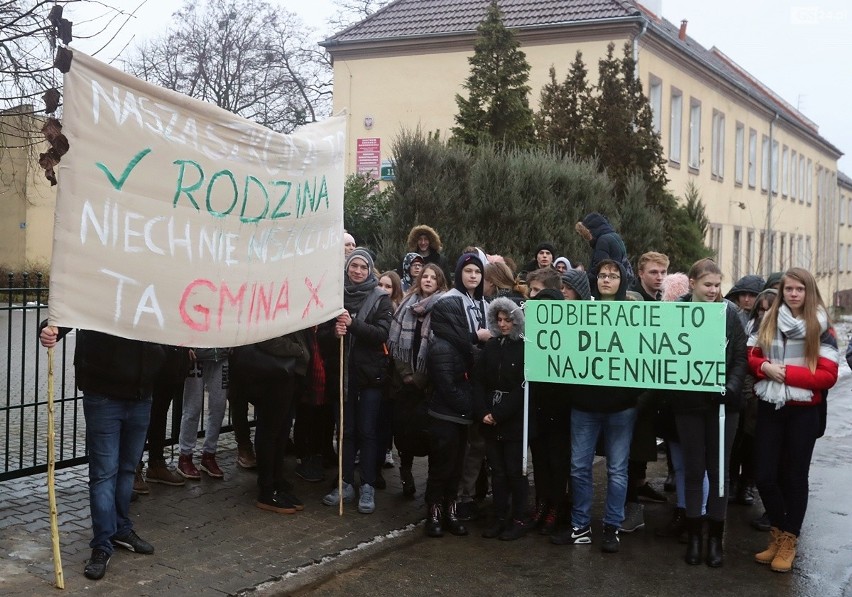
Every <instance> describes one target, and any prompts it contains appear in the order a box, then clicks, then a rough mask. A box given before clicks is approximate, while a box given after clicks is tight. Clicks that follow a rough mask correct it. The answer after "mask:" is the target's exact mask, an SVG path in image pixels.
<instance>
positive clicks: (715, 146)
mask: <svg viewBox="0 0 852 597" xmlns="http://www.w3.org/2000/svg"><path fill="white" fill-rule="evenodd" d="M710 135H711V138H710V144H711V146H712V155H711V156H710V174H711V175H712V176H715V177H716V178H717V179H719V180H722V179H723V178H724V176H725V115H724V114H722V113H721V112H717V111H716V110H713V129H712V130H711V131H710Z"/></svg>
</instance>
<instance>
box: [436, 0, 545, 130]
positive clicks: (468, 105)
mask: <svg viewBox="0 0 852 597" xmlns="http://www.w3.org/2000/svg"><path fill="white" fill-rule="evenodd" d="M468 62H469V63H470V66H471V72H470V76H469V77H468V78H467V80H466V82H465V84H464V88H465V89H467V91H468V92H469V96H468V97H467V98H464V97H462V96H461V95H459V94H456V104H457V105H458V107H459V113H458V114H457V115H456V117H455V121H456V124H457V125H458V126H456V127H453V129H452V132H453V137H454V139H456V140H458V141H461V142H462V143H465V144H467V145H478V144H479V143H480V142H481V141H482V140H483V139H490V140H492V141H494V142H496V143H499V144H504V143H509V142H511V143H512V144H514V145H517V146H524V145H527V144H529V143H531V142H532V139H533V130H534V129H533V113H532V110H531V109H530V106H529V99H528V95H529V91H530V87H529V86H528V85H527V81H528V80H529V73H530V65H529V63H528V62H527V59H526V55H525V54H524V52H522V51H521V50H520V44H519V43H518V41H517V39H516V38H515V34H514V33H513V32H512V31H510V30H509V29H507V28H506V27H505V25H504V24H503V15H502V13H501V12H500V8H499V7H498V6H497V2H496V0H492V2H491V4H490V5H489V7H488V10H487V12H486V14H485V18H484V19H483V20H482V22H481V23H480V24H479V26H478V27H477V39H476V42H475V43H474V47H473V56H471V57H470V58H469V59H468Z"/></svg>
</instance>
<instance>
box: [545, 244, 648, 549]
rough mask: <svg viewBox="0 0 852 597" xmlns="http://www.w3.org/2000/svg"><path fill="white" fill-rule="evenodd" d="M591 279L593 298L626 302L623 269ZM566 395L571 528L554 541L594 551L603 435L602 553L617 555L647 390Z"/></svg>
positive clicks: (605, 267) (614, 266)
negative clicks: (597, 463) (640, 405)
mask: <svg viewBox="0 0 852 597" xmlns="http://www.w3.org/2000/svg"><path fill="white" fill-rule="evenodd" d="M592 273H593V275H594V280H595V282H596V283H595V285H594V287H593V289H592V293H593V294H594V295H596V296H597V297H598V298H599V299H600V300H602V301H614V300H624V299H625V296H626V287H627V283H628V278H627V276H626V271H625V269H624V266H623V265H622V264H621V263H619V262H616V261H613V260H611V259H603V260H602V261H600V263H599V264H598V269H597V270H596V271H594V272H592ZM565 391H567V393H568V394H569V395H570V400H571V489H572V497H573V506H572V509H571V526H570V527H569V528H568V529H566V530H565V531H564V532H563V533H561V534H558V535H552V536H551V538H550V540H551V542H552V543H554V544H556V545H589V544H591V542H592V527H591V522H592V500H593V498H594V491H595V488H594V484H593V476H592V470H593V465H594V458H595V448H596V446H597V443H598V438H599V436H601V434H602V435H603V445H604V455H605V456H606V476H607V487H606V499H605V508H604V516H603V539H602V541H601V551H603V552H604V553H616V552H618V550H619V546H620V539H619V537H618V534H619V527H620V526H621V525H622V523H623V522H624V504H625V499H626V497H627V460H628V456H629V455H630V442H631V440H632V438H633V426H634V424H635V423H636V414H637V408H636V404H637V399H638V397H639V394H640V393H641V392H642V390H639V389H636V388H629V387H609V388H606V390H605V391H602V389H601V388H600V387H594V386H585V385H579V384H577V385H573V386H568V387H566V388H565ZM566 398H567V397H566Z"/></svg>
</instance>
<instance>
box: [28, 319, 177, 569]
mask: <svg viewBox="0 0 852 597" xmlns="http://www.w3.org/2000/svg"><path fill="white" fill-rule="evenodd" d="M69 331H70V329H69V328H56V327H54V326H48V325H47V323H46V322H45V323H43V324H42V327H41V332H40V335H39V338H40V340H41V344H42V346H44V347H46V348H51V347H53V346H55V345H56V343H57V341H59V340H60V339H62V338H63V337H64V336H65V335H66V334H67V333H68V332H69ZM164 362H165V350H164V349H163V347H162V346H160V345H159V344H152V343H150V342H141V341H138V340H128V339H127V338H119V337H118V336H112V335H109V334H104V333H101V332H95V331H91V330H78V331H77V346H76V350H75V352H74V369H75V374H76V378H77V387H78V388H80V391H81V392H82V393H83V414H84V416H85V418H86V452H87V453H88V456H89V509H90V511H91V516H92V531H93V533H94V537H93V538H92V540H91V542H90V543H89V547H91V548H92V556H91V558H90V559H89V561H88V562H87V564H86V567H85V570H84V574H85V575H86V578H89V579H92V580H98V579H101V578H103V577H104V575H105V574H106V569H107V565H108V564H109V561H110V557H111V556H112V553H113V550H114V549H115V547H116V546H121V547H124V548H126V549H128V550H130V551H133V552H135V553H142V554H152V553H154V547H153V546H152V545H151V544H149V543H148V542H147V541H145V540H143V539H142V538H140V537H139V535H137V534H136V531H134V530H133V521H132V520H131V519H130V513H129V511H130V497H131V494H132V493H133V478H134V476H135V473H136V465H137V463H138V462H139V459H140V458H141V457H142V450H143V448H144V447H145V435H146V434H147V432H148V422H149V420H150V415H151V391H152V388H153V385H154V380H155V379H156V378H157V376H158V375H159V374H160V370H161V368H162V366H163V363H164Z"/></svg>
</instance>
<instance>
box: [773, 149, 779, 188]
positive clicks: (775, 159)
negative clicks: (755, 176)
mask: <svg viewBox="0 0 852 597" xmlns="http://www.w3.org/2000/svg"><path fill="white" fill-rule="evenodd" d="M778 161H779V160H778V141H773V142H772V193H773V194H775V195H777V194H778V166H779V164H778Z"/></svg>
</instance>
